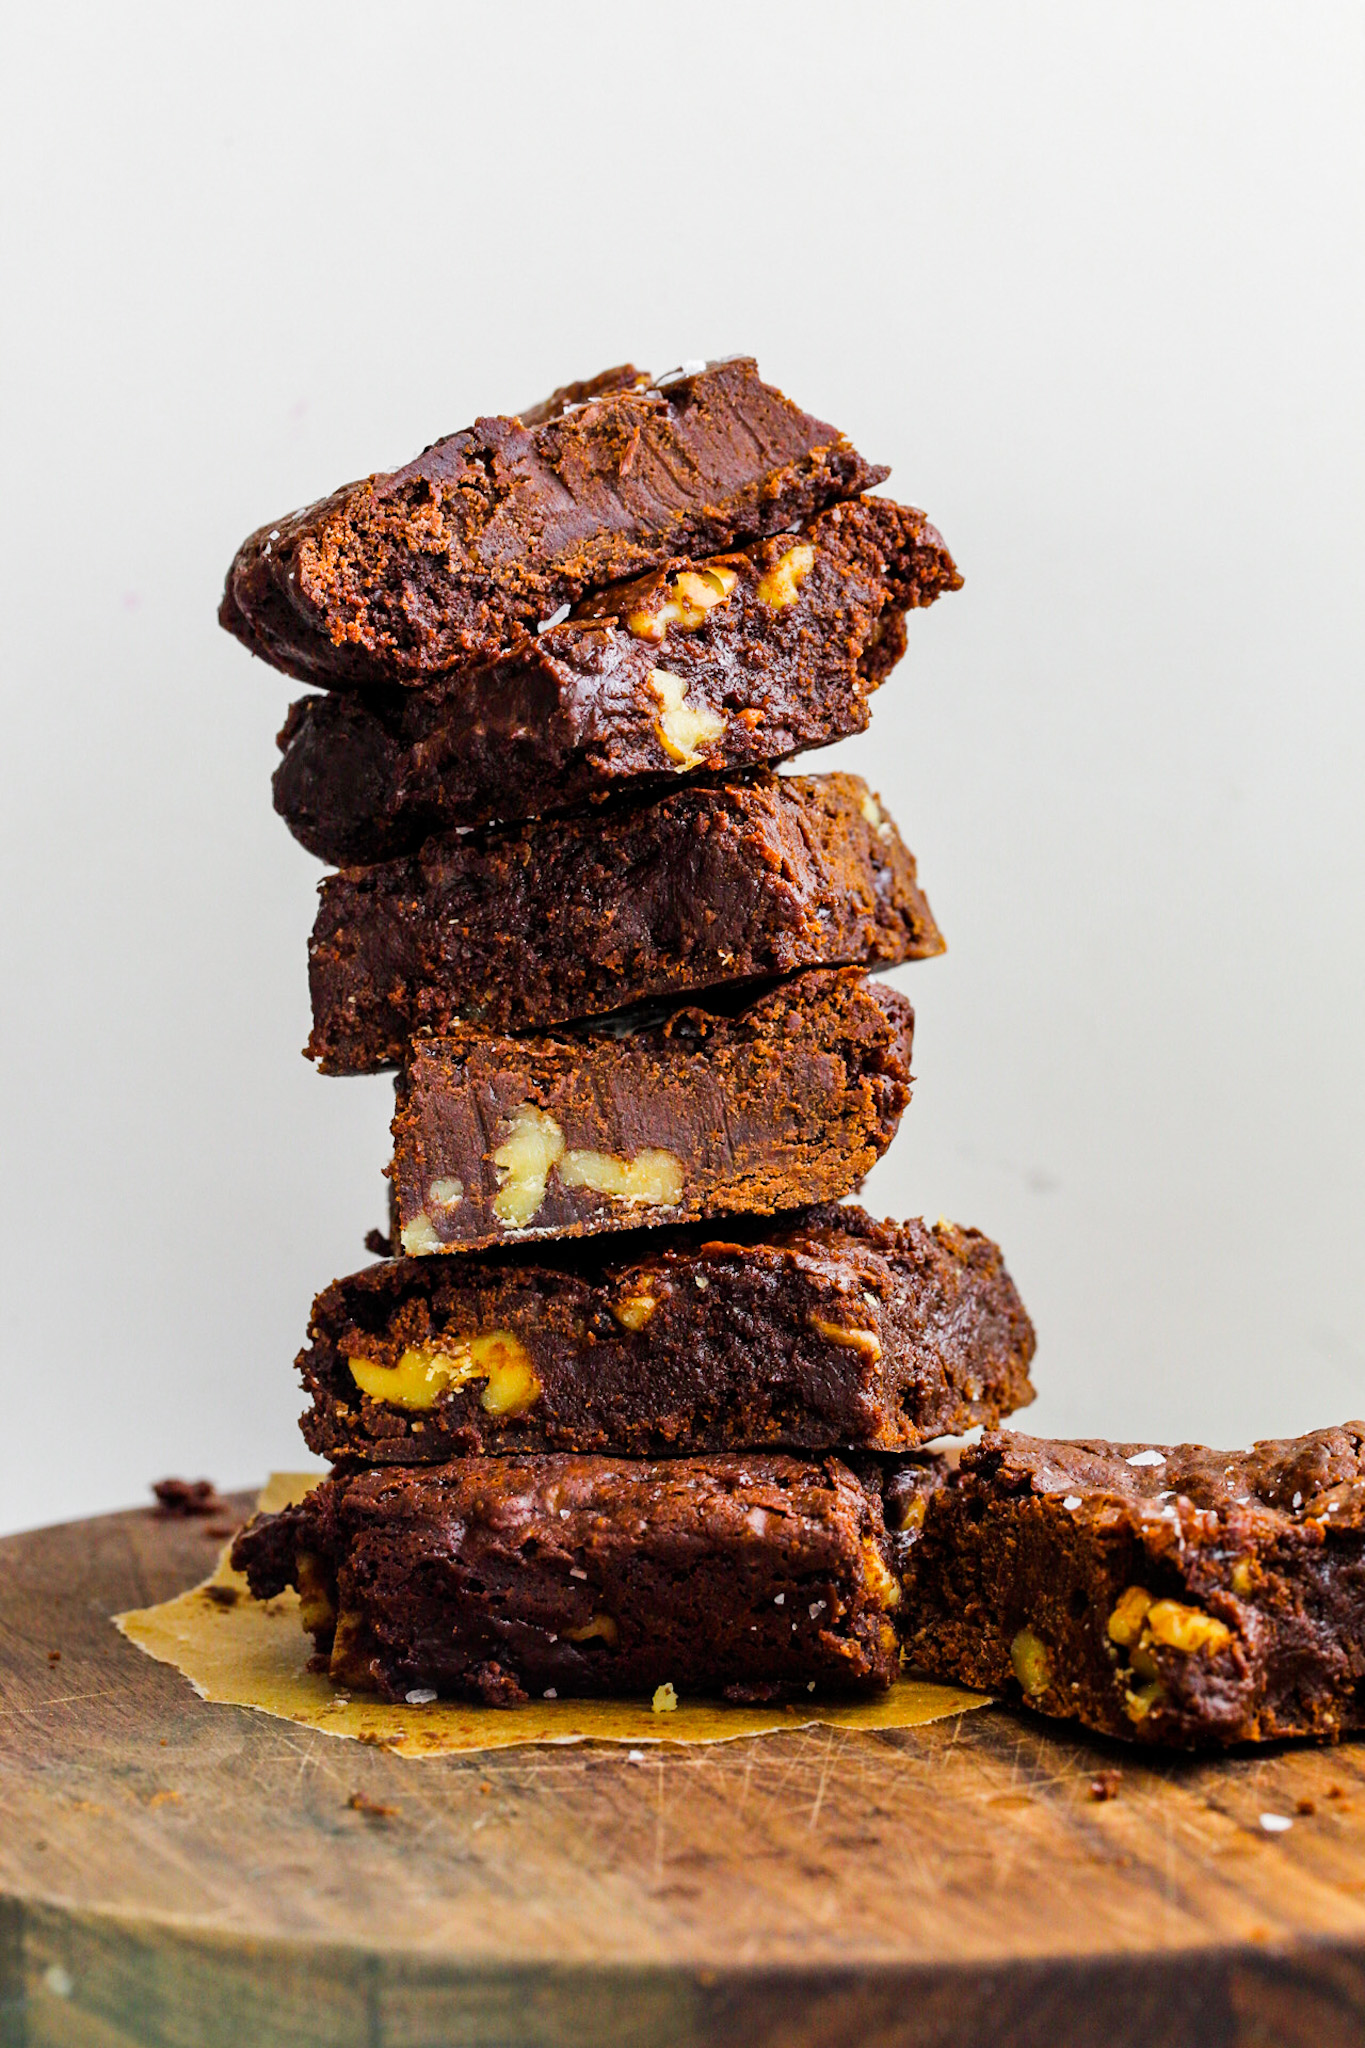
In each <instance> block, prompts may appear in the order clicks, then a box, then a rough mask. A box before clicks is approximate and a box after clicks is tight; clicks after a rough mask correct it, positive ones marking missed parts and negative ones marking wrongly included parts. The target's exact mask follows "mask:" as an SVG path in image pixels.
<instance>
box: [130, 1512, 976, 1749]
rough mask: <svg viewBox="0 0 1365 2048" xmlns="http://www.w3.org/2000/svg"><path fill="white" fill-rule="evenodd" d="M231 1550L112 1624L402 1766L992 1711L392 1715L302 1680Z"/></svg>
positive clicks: (231, 1696)
mask: <svg viewBox="0 0 1365 2048" xmlns="http://www.w3.org/2000/svg"><path fill="white" fill-rule="evenodd" d="M319 1476H320V1475H319V1474H318V1473H316V1472H277V1473H275V1474H273V1476H272V1477H271V1479H270V1481H269V1482H268V1484H267V1485H266V1487H265V1489H264V1490H263V1492H262V1494H261V1497H260V1499H259V1501H258V1502H257V1506H258V1507H259V1508H262V1509H264V1510H267V1511H269V1510H273V1509H275V1508H282V1507H285V1506H287V1505H288V1504H289V1502H291V1501H295V1500H301V1499H302V1498H303V1496H304V1494H305V1493H307V1492H308V1491H309V1489H310V1488H311V1487H314V1486H316V1485H317V1483H318V1479H319ZM227 1550H228V1547H227V1546H225V1547H224V1550H223V1553H222V1555H221V1557H220V1558H219V1560H218V1565H217V1568H216V1570H215V1571H214V1573H213V1576H212V1577H211V1578H209V1579H206V1580H205V1581H204V1582H203V1584H202V1585H198V1586H195V1587H193V1588H192V1589H191V1590H190V1591H189V1592H188V1593H181V1594H179V1595H177V1597H176V1598H175V1599H174V1600H165V1601H163V1602H162V1604H161V1605H160V1606H159V1607H140V1608H136V1609H134V1610H133V1611H132V1612H130V1613H128V1614H116V1615H115V1616H114V1621H115V1624H116V1626H117V1627H118V1628H120V1629H121V1630H122V1631H123V1633H124V1635H125V1636H127V1638H128V1640H129V1641H130V1642H132V1643H136V1644H137V1647H138V1648H139V1649H140V1650H145V1651H146V1653H147V1655H148V1656H149V1657H155V1658H156V1659H157V1661H158V1662H159V1663H162V1664H173V1665H174V1666H175V1668H176V1670H177V1671H179V1672H181V1673H182V1674H183V1675H184V1676H185V1677H186V1678H188V1680H189V1681H190V1684H191V1685H192V1686H193V1687H194V1689H195V1691H196V1692H197V1693H198V1694H199V1696H200V1698H201V1699H205V1700H216V1701H219V1702H221V1703H222V1704H223V1705H226V1706H234V1707H254V1708H256V1709H257V1711H258V1712H260V1713H262V1714H275V1715H277V1716H278V1717H279V1718H280V1719H281V1720H285V1721H297V1722H299V1723H300V1725H301V1726H303V1727H305V1728H321V1729H322V1730H323V1731H324V1732H325V1733H326V1734H328V1735H347V1736H350V1737H351V1738H352V1739H353V1740H354V1741H357V1742H371V1743H375V1744H377V1745H379V1746H380V1747H382V1748H384V1749H391V1750H396V1751H397V1752H398V1753H399V1754H400V1755H402V1756H446V1755H449V1754H452V1753H454V1752H458V1751H461V1750H475V1749H507V1748H510V1747H512V1746H513V1745H514V1744H516V1743H519V1742H630V1743H637V1744H638V1743H642V1742H730V1741H733V1740H734V1738H735V1737H736V1736H738V1735H768V1734H771V1733H772V1732H773V1731H774V1730H775V1729H778V1728H808V1727H810V1726H811V1725H812V1724H813V1723H815V1722H821V1723H825V1724H827V1725H829V1726H831V1727H834V1728H914V1727H917V1726H918V1725H919V1724H920V1723H921V1722H924V1721H938V1720H942V1719H943V1718H944V1717H945V1716H946V1715H949V1714H960V1713H963V1712H964V1711H965V1710H966V1709H967V1708H969V1707H984V1706H987V1705H988V1704H989V1701H988V1700H987V1698H986V1696H985V1695H984V1694H983V1693H978V1692H964V1691H963V1690H962V1689H961V1688H960V1687H958V1686H955V1685H930V1684H928V1683H926V1682H923V1681H921V1680H919V1679H910V1678H906V1679H902V1680H901V1681H900V1683H899V1684H898V1685H896V1686H893V1687H892V1689H891V1691H890V1692H889V1693H883V1694H882V1695H881V1696H880V1697H878V1698H876V1699H871V1700H863V1701H859V1702H857V1703H856V1704H853V1705H843V1706H839V1705H833V1706H831V1705H824V1704H819V1705H817V1704H816V1703H815V1702H814V1701H813V1702H812V1703H811V1705H810V1706H808V1707H807V1706H777V1707H773V1706H767V1707H741V1706H733V1707H732V1706H727V1705H725V1704H724V1703H723V1702H720V1701H715V1700H690V1699H688V1698H686V1697H685V1696H684V1697H683V1698H682V1699H681V1700H680V1701H679V1704H678V1706H677V1708H676V1709H675V1710H674V1711H673V1712H672V1713H666V1714H656V1713H655V1712H654V1711H653V1709H652V1708H651V1706H650V1703H649V1701H648V1700H533V1701H530V1702H529V1703H528V1704H527V1705H526V1706H524V1707H471V1706H465V1705H463V1704H462V1703H460V1702H459V1701H456V1700H434V1701H432V1702H431V1703H430V1704H429V1705H426V1706H400V1707H395V1706H390V1705H389V1704H388V1703H387V1702H386V1701H384V1700H380V1699H375V1698H373V1697H369V1696H366V1695H364V1694H357V1695H347V1694H342V1693H338V1692H337V1691H336V1688H335V1687H334V1685H333V1684H332V1681H331V1680H330V1679H329V1678H327V1677H326V1676H320V1675H319V1674H317V1673H316V1672H311V1671H309V1670H308V1669H307V1662H308V1657H309V1654H310V1652H311V1649H312V1642H311V1638H310V1637H308V1636H306V1635H305V1634H304V1632H303V1628H302V1625H301V1624H300V1621H299V1603H298V1597H297V1595H296V1594H294V1593H285V1594H282V1595H281V1597H280V1598H279V1599H278V1600H268V1601H265V1602H261V1601H258V1600H253V1599H252V1598H251V1596H250V1594H249V1593H248V1592H247V1587H246V1580H245V1579H244V1578H243V1577H242V1575H241V1573H240V1572H235V1571H234V1570H233V1569H232V1566H231V1565H230V1564H229V1563H228V1555H227Z"/></svg>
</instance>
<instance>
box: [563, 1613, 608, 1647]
mask: <svg viewBox="0 0 1365 2048" xmlns="http://www.w3.org/2000/svg"><path fill="white" fill-rule="evenodd" d="M620 1633H621V1631H620V1629H619V1628H618V1627H617V1626H616V1619H615V1616H614V1615H610V1614H594V1616H593V1618H592V1620H591V1621H585V1622H584V1624H583V1626H582V1628H566V1629H565V1630H564V1640H565V1642H566V1643H589V1642H591V1641H592V1639H593V1637H594V1636H600V1637H601V1638H602V1641H603V1642H604V1643H614V1642H615V1641H616V1640H617V1638H618V1636H619V1635H620Z"/></svg>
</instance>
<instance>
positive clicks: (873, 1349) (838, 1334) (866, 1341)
mask: <svg viewBox="0 0 1365 2048" xmlns="http://www.w3.org/2000/svg"><path fill="white" fill-rule="evenodd" d="M806 1320H807V1321H808V1322H809V1324H810V1326H811V1328H812V1330H814V1331H815V1333H816V1335H817V1336H818V1337H823V1338H824V1340H825V1342H826V1343H827V1344H837V1345H838V1346H839V1348H840V1350H842V1351H858V1352H861V1354H862V1356H863V1357H864V1358H870V1359H872V1360H873V1361H874V1363H875V1361H876V1360H877V1359H879V1358H880V1357H881V1355H882V1340H881V1338H880V1337H879V1336H878V1335H877V1333H876V1331H875V1330H860V1329H858V1328H856V1327H852V1328H846V1327H845V1325H844V1324H843V1323H831V1322H827V1321H826V1320H825V1318H824V1316H817V1315H814V1314H811V1315H810V1316H808V1317H807V1318H806Z"/></svg>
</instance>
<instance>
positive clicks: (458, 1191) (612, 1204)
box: [389, 967, 915, 1253]
mask: <svg viewBox="0 0 1365 2048" xmlns="http://www.w3.org/2000/svg"><path fill="white" fill-rule="evenodd" d="M914 1022H915V1014H914V1011H913V1010H912V1009H911V1007H910V1005H909V1003H908V1002H907V1001H906V999H905V997H904V996H903V995H900V994H899V993H898V992H897V991H896V990H894V989H891V988H887V987H885V986H881V985H878V984H877V983H875V982H869V981H868V980H867V978H866V976H865V975H864V974H863V973H862V971H861V969H859V968H857V967H842V968H812V969H810V970H809V971H808V972H807V973H805V974H799V975H797V976H796V977H795V978H794V979H793V980H791V981H786V982H780V983H779V984H778V986H777V987H776V988H774V989H770V990H769V991H768V992H767V993H766V994H765V995H762V996H760V997H759V998H758V999H757V1000H756V1001H753V1002H750V1003H748V1004H747V1005H746V1006H745V1007H744V1008H742V1009H740V1010H739V1011H738V1013H737V1014H726V1012H725V1011H724V1010H717V1009H714V1008H702V1007H700V1006H694V1007H691V1008H688V1009H682V1010H675V1011H673V1012H672V1014H671V1015H666V1016H664V1017H663V1018H662V1020H658V1021H654V1020H650V1019H648V1018H642V1019H639V1020H636V1021H635V1022H634V1023H633V1025H624V1024H623V1025H622V1026H620V1027H619V1028H618V1029H617V1030H615V1031H608V1030H603V1029H602V1028H601V1027H600V1026H598V1027H593V1026H591V1025H589V1026H587V1027H584V1028H583V1029H582V1030H581V1031H580V1033H578V1034H577V1035H575V1036H572V1037H569V1036H565V1037H562V1038H546V1037H536V1038H506V1037H499V1036H498V1035H497V1034H496V1033H493V1032H489V1031H483V1030H480V1029H479V1028H478V1026H476V1025H462V1026H457V1027H456V1028H455V1029H454V1031H453V1032H452V1033H451V1035H450V1036H448V1037H443V1038H417V1039H414V1040H413V1041H412V1043H411V1046H410V1048H409V1052H408V1058H407V1061H406V1064H405V1067H404V1072H403V1077H402V1080H401V1083H400V1086H399V1091H398V1113H397V1115H396V1116H395V1118H394V1120H393V1139H394V1151H393V1164H392V1166H391V1167H390V1168H389V1172H390V1175H391V1178H392V1181H393V1187H394V1192H395V1195H396V1198H397V1200H396V1208H397V1222H398V1230H399V1243H400V1244H401V1246H402V1249H403V1250H404V1251H405V1252H410V1253H422V1252H446V1251H468V1250H471V1249H475V1248H477V1247H479V1246H483V1245H494V1244H510V1243H516V1242H517V1241H518V1240H520V1239H525V1238H527V1237H578V1236H582V1235H584V1234H585V1233H587V1232H593V1231H600V1230H630V1229H633V1228H635V1227H637V1226H638V1225H640V1224H642V1223H681V1222H685V1221H688V1220H690V1219H692V1218H700V1217H705V1216H711V1217H716V1216H733V1215H746V1214H748V1215H760V1216H770V1215H772V1214H773V1212H774V1211H775V1210H778V1209H796V1208H800V1207H803V1206H804V1205H805V1204H806V1203H808V1202H828V1201H837V1200H838V1198H839V1197H840V1196H841V1195H846V1194H847V1193H848V1192H849V1190H850V1189H851V1188H854V1187H856V1186H857V1185H858V1184H859V1183H860V1181H861V1180H862V1178H863V1176H864V1174H866V1173H867V1172H868V1171H869V1170H870V1168H871V1167H873V1166H874V1165H875V1164H876V1162H877V1160H878V1159H879V1158H880V1157H881V1155H882V1153H883V1152H884V1151H885V1150H886V1148H887V1146H888V1145H889V1144H890V1143H891V1140H892V1138H893V1137H894V1136H895V1133H896V1126H897V1125H898V1123H899V1122H900V1118H901V1111H902V1110H903V1109H904V1108H905V1105H906V1103H907V1102H908V1101H909V1099H910V1045H911V1039H912V1035H913V1032H914Z"/></svg>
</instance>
